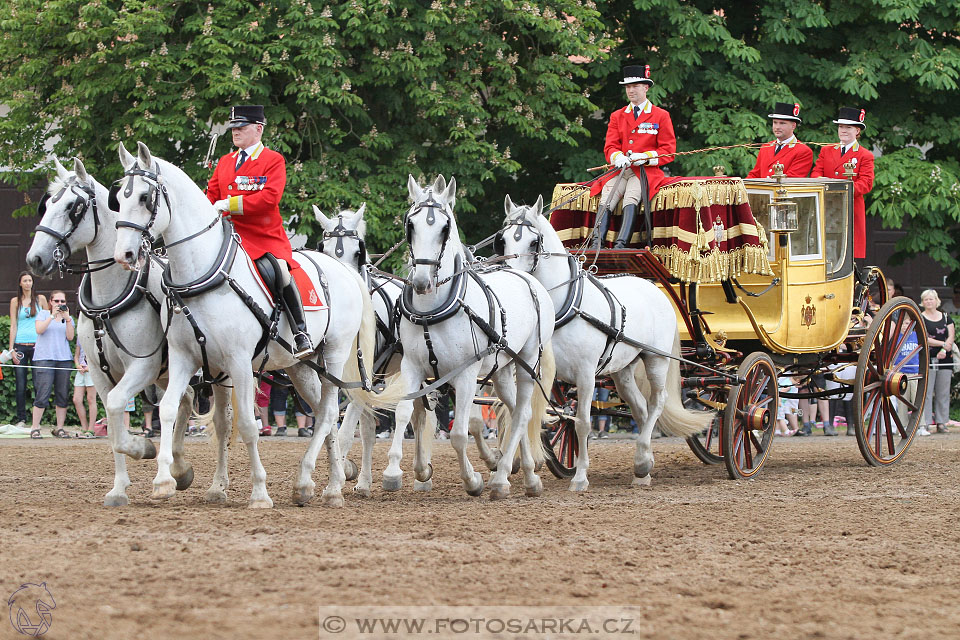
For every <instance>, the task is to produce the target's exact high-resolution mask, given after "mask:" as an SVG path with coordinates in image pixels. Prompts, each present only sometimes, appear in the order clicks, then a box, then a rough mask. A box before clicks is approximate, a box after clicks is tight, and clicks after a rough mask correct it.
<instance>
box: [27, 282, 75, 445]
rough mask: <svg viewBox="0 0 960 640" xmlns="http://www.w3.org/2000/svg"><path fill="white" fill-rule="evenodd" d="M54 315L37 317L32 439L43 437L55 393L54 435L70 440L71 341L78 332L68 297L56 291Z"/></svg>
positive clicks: (43, 312)
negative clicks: (67, 427)
mask: <svg viewBox="0 0 960 640" xmlns="http://www.w3.org/2000/svg"><path fill="white" fill-rule="evenodd" d="M50 309H51V310H50V311H47V310H46V309H41V310H40V312H39V313H38V314H37V319H36V327H37V343H36V346H35V348H34V351H33V366H35V367H37V369H36V373H34V375H33V380H34V384H35V385H36V392H37V395H36V398H35V399H34V401H33V425H32V427H31V428H30V437H31V438H39V437H40V419H41V418H42V417H43V411H44V409H46V408H47V407H49V406H50V392H51V391H53V392H54V402H55V404H56V414H57V426H56V428H55V429H51V433H52V434H53V435H54V436H56V437H57V438H69V437H70V436H69V435H68V434H67V432H66V431H65V430H64V428H63V424H64V422H65V421H66V419H67V404H68V402H69V401H70V371H71V370H72V368H73V367H71V366H70V365H71V364H73V357H72V355H71V353H70V341H71V340H73V337H74V334H75V333H76V329H75V326H74V322H73V318H72V317H70V310H69V309H68V308H67V294H65V293H64V292H63V291H54V292H53V293H51V294H50Z"/></svg>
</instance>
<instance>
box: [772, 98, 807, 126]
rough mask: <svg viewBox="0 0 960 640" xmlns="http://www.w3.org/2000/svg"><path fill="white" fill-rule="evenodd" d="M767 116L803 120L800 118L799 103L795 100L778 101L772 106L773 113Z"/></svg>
mask: <svg viewBox="0 0 960 640" xmlns="http://www.w3.org/2000/svg"><path fill="white" fill-rule="evenodd" d="M767 117H768V118H775V119H777V120H793V121H794V122H803V120H801V119H800V104H799V103H797V102H778V103H776V104H775V105H774V106H773V113H771V114H769V115H768V116H767Z"/></svg>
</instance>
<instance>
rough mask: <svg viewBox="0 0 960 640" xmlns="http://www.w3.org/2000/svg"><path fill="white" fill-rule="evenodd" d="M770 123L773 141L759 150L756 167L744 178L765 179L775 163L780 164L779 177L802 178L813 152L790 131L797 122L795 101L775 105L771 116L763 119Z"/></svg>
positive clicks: (798, 114)
mask: <svg viewBox="0 0 960 640" xmlns="http://www.w3.org/2000/svg"><path fill="white" fill-rule="evenodd" d="M767 117H768V118H770V120H771V127H772V128H773V135H774V136H776V140H773V141H771V142H768V143H766V144H765V145H763V146H762V147H760V152H759V153H758V154H757V164H756V165H754V167H753V169H752V170H751V171H750V173H748V174H747V177H748V178H769V177H771V176H772V175H773V167H774V165H776V164H777V163H780V164H781V165H783V175H785V176H787V177H788V178H806V177H807V176H808V175H810V167H812V166H813V150H812V149H811V148H810V147H808V146H807V145H805V144H803V143H802V142H800V141H799V140H797V136H795V135H794V131H796V129H797V125H798V124H800V123H801V122H802V120H800V105H799V104H797V103H795V102H778V103H776V105H775V106H774V108H773V113H771V114H770V115H768V116H767Z"/></svg>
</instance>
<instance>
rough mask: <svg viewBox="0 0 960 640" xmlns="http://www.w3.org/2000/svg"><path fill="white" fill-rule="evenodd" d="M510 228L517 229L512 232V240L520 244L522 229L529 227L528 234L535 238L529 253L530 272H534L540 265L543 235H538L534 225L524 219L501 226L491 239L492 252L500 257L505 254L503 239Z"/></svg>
mask: <svg viewBox="0 0 960 640" xmlns="http://www.w3.org/2000/svg"><path fill="white" fill-rule="evenodd" d="M510 227H516V228H517V230H516V231H514V232H513V239H514V240H516V241H517V242H520V239H521V238H522V237H523V228H524V227H529V228H530V232H531V233H533V236H534V238H536V239H535V240H534V249H533V251H532V252H531V253H532V254H533V269H531V271H536V270H537V265H538V264H539V263H540V254H541V253H542V252H543V234H542V233H540V230H539V229H537V226H536V225H535V224H533V223H532V222H529V221H528V220H527V219H526V218H517V219H516V220H510V221H508V222H507V223H506V224H504V225H503V228H502V229H500V231H498V232H497V235H496V236H495V237H494V239H493V252H494V253H496V254H497V255H501V256H502V255H504V254H505V253H506V247H505V244H504V241H503V237H504V234H505V233H506V232H507V229H509V228H510Z"/></svg>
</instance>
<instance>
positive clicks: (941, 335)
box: [920, 289, 956, 435]
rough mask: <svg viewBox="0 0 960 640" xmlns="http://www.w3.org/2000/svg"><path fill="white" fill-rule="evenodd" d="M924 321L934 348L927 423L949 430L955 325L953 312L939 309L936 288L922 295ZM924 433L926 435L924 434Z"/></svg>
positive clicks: (930, 342) (938, 429)
mask: <svg viewBox="0 0 960 640" xmlns="http://www.w3.org/2000/svg"><path fill="white" fill-rule="evenodd" d="M920 304H921V306H922V307H923V312H922V313H923V324H924V325H925V326H926V328H927V345H928V346H929V348H930V378H929V380H928V381H927V400H926V402H925V403H924V405H923V423H922V424H923V425H924V426H926V427H927V428H928V430H932V429H930V428H931V427H933V426H934V425H936V429H937V433H947V423H948V422H949V421H950V378H951V376H953V354H952V353H950V352H951V350H952V349H953V343H954V338H955V336H956V334H955V328H954V325H953V318H951V317H950V314H948V313H943V312H942V311H940V310H939V309H938V307H939V306H940V296H938V295H937V292H936V291H934V290H933V289H927V290H926V291H924V292H923V293H921V294H920ZM921 435H922V434H921Z"/></svg>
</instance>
